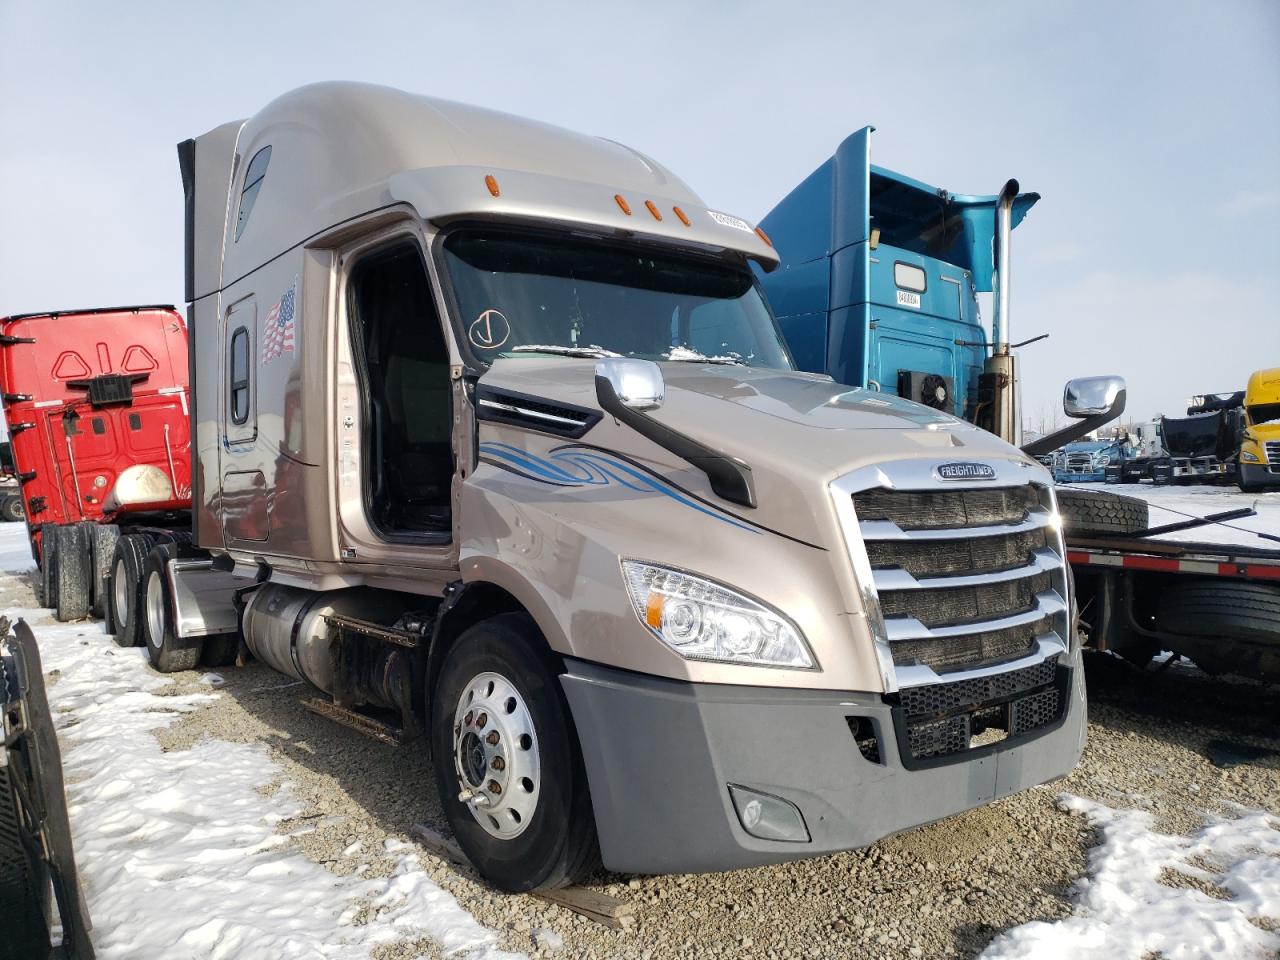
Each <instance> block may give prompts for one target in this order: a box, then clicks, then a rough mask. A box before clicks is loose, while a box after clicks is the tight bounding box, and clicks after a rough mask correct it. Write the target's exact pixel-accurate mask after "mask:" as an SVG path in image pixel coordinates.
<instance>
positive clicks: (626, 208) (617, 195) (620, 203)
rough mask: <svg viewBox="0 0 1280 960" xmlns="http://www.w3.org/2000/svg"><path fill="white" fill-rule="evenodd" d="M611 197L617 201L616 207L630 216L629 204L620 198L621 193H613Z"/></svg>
mask: <svg viewBox="0 0 1280 960" xmlns="http://www.w3.org/2000/svg"><path fill="white" fill-rule="evenodd" d="M613 199H615V200H617V201H618V209H620V210H621V211H622V212H623V213H625V214H626V215H627V216H628V217H629V216H631V204H629V203H627V201H626V200H624V199H623V198H622V194H620V193H615V194H614V195H613Z"/></svg>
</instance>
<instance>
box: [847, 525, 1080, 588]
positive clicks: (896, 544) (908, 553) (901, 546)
mask: <svg viewBox="0 0 1280 960" xmlns="http://www.w3.org/2000/svg"><path fill="white" fill-rule="evenodd" d="M866 547H867V559H868V560H869V561H870V563H871V568H872V569H873V570H877V571H879V570H890V569H892V570H901V571H903V572H905V573H909V574H911V576H912V577H913V578H917V577H918V578H921V579H927V578H932V577H953V576H957V575H966V574H974V575H984V576H990V575H993V574H997V573H1001V572H1003V571H1006V570H1013V569H1017V568H1019V567H1022V566H1024V565H1025V564H1027V563H1029V562H1032V561H1033V560H1034V559H1035V558H1038V557H1042V556H1043V554H1044V551H1046V550H1048V549H1049V537H1048V531H1047V530H1045V529H1043V528H1041V529H1039V530H1028V531H1024V532H1023V533H1015V534H1009V535H1006V536H1002V537H982V538H978V539H972V538H969V537H965V538H964V539H960V540H932V541H916V540H879V541H877V540H871V541H867V542H866ZM1054 562H1060V561H1057V560H1056V554H1054Z"/></svg>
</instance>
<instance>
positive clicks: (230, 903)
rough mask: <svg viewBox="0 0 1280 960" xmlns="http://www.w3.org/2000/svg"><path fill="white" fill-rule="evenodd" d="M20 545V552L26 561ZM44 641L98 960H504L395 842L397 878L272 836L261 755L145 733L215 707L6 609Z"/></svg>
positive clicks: (97, 645) (131, 662)
mask: <svg viewBox="0 0 1280 960" xmlns="http://www.w3.org/2000/svg"><path fill="white" fill-rule="evenodd" d="M19 547H20V548H21V549H19ZM23 557H25V562H20V560H21V558H23ZM30 566H31V561H30V553H29V552H27V551H26V540H25V530H24V529H23V527H22V525H21V524H12V523H10V524H4V525H3V526H2V527H0V569H3V570H6V571H10V572H13V571H17V570H21V569H23V568H24V567H26V568H29V567H30ZM5 614H6V615H7V616H8V617H9V618H10V619H12V620H16V619H17V618H18V617H24V618H25V619H26V620H27V621H28V622H29V623H30V624H31V626H32V628H33V629H34V630H35V632H36V636H37V638H38V639H39V642H40V654H41V657H42V658H43V660H44V667H45V671H46V675H47V676H54V677H56V680H54V681H53V682H51V683H50V684H49V687H48V693H49V703H50V707H51V709H52V711H53V714H54V722H55V725H56V726H57V729H58V739H59V742H60V744H61V747H62V754H63V766H64V770H65V773H66V783H67V799H68V804H69V809H70V815H71V832H72V835H73V837H74V841H75V850H76V862H77V866H78V867H79V870H80V876H81V882H82V884H83V886H84V889H85V894H86V897H87V899H88V903H89V911H90V915H91V916H92V919H93V925H94V930H93V941H94V945H95V947H96V948H97V954H98V957H99V958H101V960H112V958H121V960H123V958H128V960H149V958H154V960H186V958H211V960H216V958H235V960H257V958H261V960H290V958H299V960H301V958H307V960H311V958H342V960H348V958H350V960H355V958H365V957H368V956H369V955H370V951H371V950H372V949H373V948H374V947H376V946H377V945H379V944H385V943H393V942H396V941H401V940H409V939H415V938H420V937H428V938H430V939H431V940H433V941H434V942H435V943H436V944H437V945H438V946H439V948H440V951H441V953H443V954H444V955H445V956H453V957H465V958H467V960H499V958H513V957H514V956H515V955H513V954H508V953H502V952H500V951H498V950H497V949H496V948H495V947H494V946H493V944H494V943H495V942H496V937H495V935H494V934H493V933H492V932H491V931H489V930H487V929H486V928H484V927H482V926H481V925H480V924H479V923H477V922H476V921H475V919H473V918H472V917H471V915H470V914H468V913H467V912H466V911H464V910H463V909H462V908H461V907H460V906H459V905H458V903H457V901H456V900H455V899H454V897H453V896H452V895H451V894H450V893H448V892H447V891H444V890H442V889H440V887H438V886H437V885H436V884H434V883H433V882H432V881H431V880H430V879H429V878H428V876H427V874H426V873H425V872H424V871H423V869H422V867H421V866H420V864H419V861H418V857H417V855H416V854H415V853H414V850H415V848H414V847H412V846H411V845H409V844H406V843H399V842H398V841H388V849H387V853H388V854H390V855H392V856H396V857H398V859H399V865H398V868H397V869H396V870H395V872H394V874H393V875H392V876H390V877H380V878H377V879H363V878H361V877H359V876H350V877H338V876H335V875H334V874H332V873H330V872H328V871H327V870H325V869H324V868H323V867H321V866H319V865H318V864H316V863H313V862H312V861H310V860H308V859H306V858H305V857H304V856H302V855H301V854H300V853H298V852H296V851H294V850H292V849H291V848H290V840H289V838H288V837H287V836H284V835H281V834H279V833H277V832H276V829H275V826H276V824H277V823H279V822H280V821H282V820H284V819H287V818H288V817H290V816H291V815H294V814H295V813H297V812H298V810H299V806H298V804H296V803H295V802H294V801H293V800H292V799H291V798H290V795H289V790H288V786H287V784H286V785H285V786H284V787H283V788H282V789H279V790H277V791H275V792H273V793H270V795H268V792H267V791H266V790H265V789H264V788H266V787H267V786H268V785H269V784H271V783H272V782H273V781H275V780H276V779H277V777H278V776H279V773H280V769H281V768H280V767H279V765H278V764H276V763H275V762H274V761H273V760H272V759H271V757H270V755H269V754H268V751H267V749H266V747H264V746H261V745H246V744H232V743H226V742H223V741H219V740H212V739H206V740H203V741H201V742H199V743H198V744H196V746H195V747H193V748H192V749H190V750H186V751H172V752H169V753H165V752H163V751H162V750H161V748H160V745H159V743H158V742H157V741H156V739H155V737H153V736H152V735H151V731H153V730H156V729H158V728H161V727H165V726H168V725H169V724H171V723H173V722H174V721H175V720H177V719H178V718H179V717H180V716H181V715H182V714H183V713H186V712H189V711H191V710H194V709H196V707H198V706H199V705H200V704H202V703H204V702H206V701H208V700H210V699H212V698H214V697H217V696H219V694H217V693H205V692H197V693H175V692H173V691H172V690H170V689H169V688H172V687H174V683H173V681H172V680H170V679H168V678H166V677H162V676H160V675H159V674H156V673H154V672H153V671H151V669H150V668H149V666H148V664H147V657H146V652H145V650H143V649H139V648H135V649H122V648H120V647H117V646H115V644H114V643H112V641H111V640H110V638H108V637H107V636H106V635H105V634H104V633H103V631H102V628H101V626H100V625H99V624H97V623H81V624H58V623H56V622H54V621H53V620H52V619H51V618H50V617H49V616H48V612H47V611H44V610H14V609H11V610H6V611H5Z"/></svg>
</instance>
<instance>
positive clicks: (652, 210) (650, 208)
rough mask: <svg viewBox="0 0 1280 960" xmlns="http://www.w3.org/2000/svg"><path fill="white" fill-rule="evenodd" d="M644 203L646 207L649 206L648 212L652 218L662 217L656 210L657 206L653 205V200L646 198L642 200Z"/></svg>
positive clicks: (659, 218)
mask: <svg viewBox="0 0 1280 960" xmlns="http://www.w3.org/2000/svg"><path fill="white" fill-rule="evenodd" d="M644 205H645V206H646V207H648V208H649V212H650V213H652V214H653V219H655V220H661V219H662V214H660V213H659V212H658V208H657V207H655V206H654V205H653V201H652V200H646V201H645V202H644Z"/></svg>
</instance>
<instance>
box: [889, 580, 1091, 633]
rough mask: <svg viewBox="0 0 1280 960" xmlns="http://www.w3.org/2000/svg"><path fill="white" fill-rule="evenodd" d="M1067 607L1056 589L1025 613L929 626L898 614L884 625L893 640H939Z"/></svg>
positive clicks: (1030, 619) (1029, 620) (1013, 624)
mask: <svg viewBox="0 0 1280 960" xmlns="http://www.w3.org/2000/svg"><path fill="white" fill-rule="evenodd" d="M1064 610H1066V604H1065V603H1063V601H1062V597H1060V596H1059V595H1058V594H1057V593H1056V592H1055V591H1046V592H1045V593H1042V594H1040V595H1039V596H1037V597H1036V606H1035V607H1034V608H1032V609H1030V610H1027V611H1026V612H1024V613H1015V614H1013V615H1012V616H1008V617H1001V618H1000V619H998V620H983V621H980V622H978V623H963V624H957V625H955V626H949V627H926V626H925V625H924V624H922V623H920V621H918V620H915V619H907V618H903V617H898V618H894V619H889V620H885V624H884V625H885V632H886V633H887V634H888V637H889V642H890V643H893V642H895V641H898V640H924V639H930V638H931V639H935V640H937V639H942V638H944V637H963V636H965V635H967V634H970V633H973V631H974V630H975V629H981V630H1003V629H1004V628H1006V627H1017V626H1021V625H1023V624H1027V623H1035V622H1036V621H1038V620H1040V619H1042V618H1044V617H1048V616H1052V615H1054V614H1057V613H1062V612H1063V611H1064Z"/></svg>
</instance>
